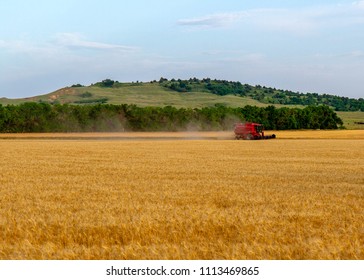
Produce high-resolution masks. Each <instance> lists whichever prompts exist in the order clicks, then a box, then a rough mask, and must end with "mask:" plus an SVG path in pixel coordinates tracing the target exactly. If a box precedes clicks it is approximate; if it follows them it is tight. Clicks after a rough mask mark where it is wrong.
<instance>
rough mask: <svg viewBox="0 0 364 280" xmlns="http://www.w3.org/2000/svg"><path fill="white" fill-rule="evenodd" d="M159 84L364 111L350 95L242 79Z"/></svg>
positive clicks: (269, 101)
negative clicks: (289, 87)
mask: <svg viewBox="0 0 364 280" xmlns="http://www.w3.org/2000/svg"><path fill="white" fill-rule="evenodd" d="M159 84H160V85H162V86H164V87H166V88H169V89H171V90H174V91H178V92H192V91H206V92H209V93H213V94H216V95H221V96H223V95H227V94H234V95H238V96H242V97H251V98H253V99H255V100H258V101H260V102H262V103H266V104H284V105H327V106H330V107H332V108H334V109H335V110H336V111H359V110H360V111H362V112H364V99H363V98H359V99H355V98H348V97H342V96H336V95H331V94H318V93H306V94H304V93H299V92H293V91H289V90H281V89H276V88H271V87H265V86H260V85H256V86H251V85H248V84H242V83H240V82H232V81H226V80H216V79H214V80H212V79H210V78H205V79H201V80H200V79H197V78H191V79H189V80H181V79H178V80H175V79H171V80H168V79H166V78H160V80H159Z"/></svg>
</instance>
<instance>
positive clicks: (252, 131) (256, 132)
mask: <svg viewBox="0 0 364 280" xmlns="http://www.w3.org/2000/svg"><path fill="white" fill-rule="evenodd" d="M234 133H235V139H237V140H240V139H244V140H260V139H273V138H276V135H275V134H272V135H264V128H263V125H261V124H259V123H251V122H246V123H237V124H235V129H234Z"/></svg>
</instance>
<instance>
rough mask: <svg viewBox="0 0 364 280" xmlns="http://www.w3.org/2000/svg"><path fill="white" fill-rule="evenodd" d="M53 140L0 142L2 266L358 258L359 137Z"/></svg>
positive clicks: (362, 230)
mask: <svg viewBox="0 0 364 280" xmlns="http://www.w3.org/2000/svg"><path fill="white" fill-rule="evenodd" d="M303 133H304V134H305V133H306V132H303ZM313 133H322V136H321V137H317V138H329V137H330V134H329V136H327V137H324V133H325V132H323V131H322V132H321V131H319V132H313ZM357 133H358V132H357ZM288 134H289V133H288ZM349 134H350V133H349ZM359 134H360V133H359ZM151 135H152V134H151ZM166 135H167V134H166ZM341 135H344V134H341ZM356 135H358V134H356ZM361 135H362V134H361ZM33 136H34V135H33ZM73 136H75V135H73ZM90 136H92V135H89V137H90ZM220 136H221V135H220ZM220 136H219V137H220ZM54 137H55V139H52V140H50V139H48V138H54ZM57 137H58V138H59V135H58V136H54V135H49V136H47V137H46V138H43V139H42V138H39V135H38V139H30V140H29V139H20V140H6V139H3V140H0V149H1V153H0V161H1V165H0V200H1V204H0V237H1V238H0V259H363V258H364V224H363V219H364V141H363V138H360V137H357V138H359V139H330V140H326V139H309V140H305V139H277V140H269V141H235V140H192V141H183V140H180V139H175V140H173V139H172V140H171V137H172V136H171V135H169V134H168V135H167V136H166V137H167V138H166V139H167V140H164V141H145V140H138V139H134V140H130V139H129V140H122V141H115V140H102V139H98V140H96V141H95V140H85V139H84V140H82V139H81V140H57ZM77 137H79V136H77ZM92 137H95V136H94V135H93V136H92ZM100 137H101V138H102V136H100ZM100 137H99V138H100ZM104 137H105V135H104ZM109 137H110V136H109ZM142 137H145V134H144V136H142ZM150 137H152V138H153V137H154V136H150ZM155 137H157V136H155ZM160 137H163V134H159V136H158V137H157V138H160ZM196 137H197V136H196ZM209 137H212V136H211V135H210V136H209ZM287 137H288V136H287ZM291 137H292V138H302V135H301V136H299V133H298V132H297V134H296V136H295V137H293V136H292V135H291ZM2 138H4V137H2ZM79 138H80V137H79ZM177 138H180V137H177ZM191 138H193V137H191ZM197 138H198V137H197ZM339 138H345V137H342V136H340V137H339ZM347 138H351V136H348V137H347ZM71 139H72V137H71ZM216 139H219V138H218V137H217V138H216Z"/></svg>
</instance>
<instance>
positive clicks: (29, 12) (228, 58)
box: [0, 0, 364, 98]
mask: <svg viewBox="0 0 364 280" xmlns="http://www.w3.org/2000/svg"><path fill="white" fill-rule="evenodd" d="M0 12H1V17H0V26H1V28H0V97H8V98H16V97H26V96H34V95H39V94H43V93H49V92H51V91H54V90H56V89H59V88H61V87H65V86H69V85H72V84H75V83H81V84H84V85H89V84H91V83H94V82H97V81H100V80H102V79H106V78H111V79H115V80H118V81H121V82H122V81H137V80H139V81H151V80H154V79H156V80H158V79H159V78H160V77H166V78H181V79H185V78H190V77H197V78H205V77H210V78H216V79H226V80H233V81H240V82H242V83H248V84H252V85H256V84H260V85H265V86H270V87H276V88H280V89H289V90H293V91H300V92H318V93H329V94H335V95H342V96H349V97H356V98H359V97H364V86H363V78H364V74H363V73H364V1H350V0H349V1H344V0H331V1H326V0H325V1H324V0H318V1H294V0H290V1H288V0H287V1H284V0H281V1H274V0H273V1H260V0H254V1H253V0H251V1H237V0H224V1H217V0H201V1H195V0H193V1H192V0H183V1H179V0H175V1H167V0H165V1H163V0H154V1H153V0H149V1H147V0H133V1H117V0H104V1H99V0H97V1H96V0H87V1H86V0H62V1H61V0H54V1H49V0H1V2H0Z"/></svg>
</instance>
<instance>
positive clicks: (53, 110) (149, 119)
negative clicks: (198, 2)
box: [0, 102, 343, 133]
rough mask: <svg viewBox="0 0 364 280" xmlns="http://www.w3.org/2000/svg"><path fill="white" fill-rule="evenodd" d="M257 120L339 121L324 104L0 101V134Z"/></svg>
mask: <svg viewBox="0 0 364 280" xmlns="http://www.w3.org/2000/svg"><path fill="white" fill-rule="evenodd" d="M241 121H252V122H257V123H261V124H263V125H264V127H265V128H266V129H275V130H276V129H277V130H286V129H337V128H340V127H342V125H343V122H342V120H341V119H340V118H339V117H338V116H337V115H336V113H335V112H334V111H333V110H332V109H331V108H329V107H328V106H307V107H305V108H304V109H298V108H285V107H283V108H276V107H274V106H268V107H265V108H261V107H256V106H250V105H248V106H245V107H242V108H230V107H225V106H221V105H215V106H214V107H205V108H201V109H197V108H196V109H191V108H175V107H171V106H166V107H138V106H136V105H127V104H122V105H109V104H98V105H83V106H80V105H69V104H64V105H59V104H58V105H50V104H47V103H33V102H29V103H23V104H21V105H7V106H2V105H0V132H2V133H20V132H106V131H180V130H232V129H233V126H234V124H235V123H237V122H241Z"/></svg>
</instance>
